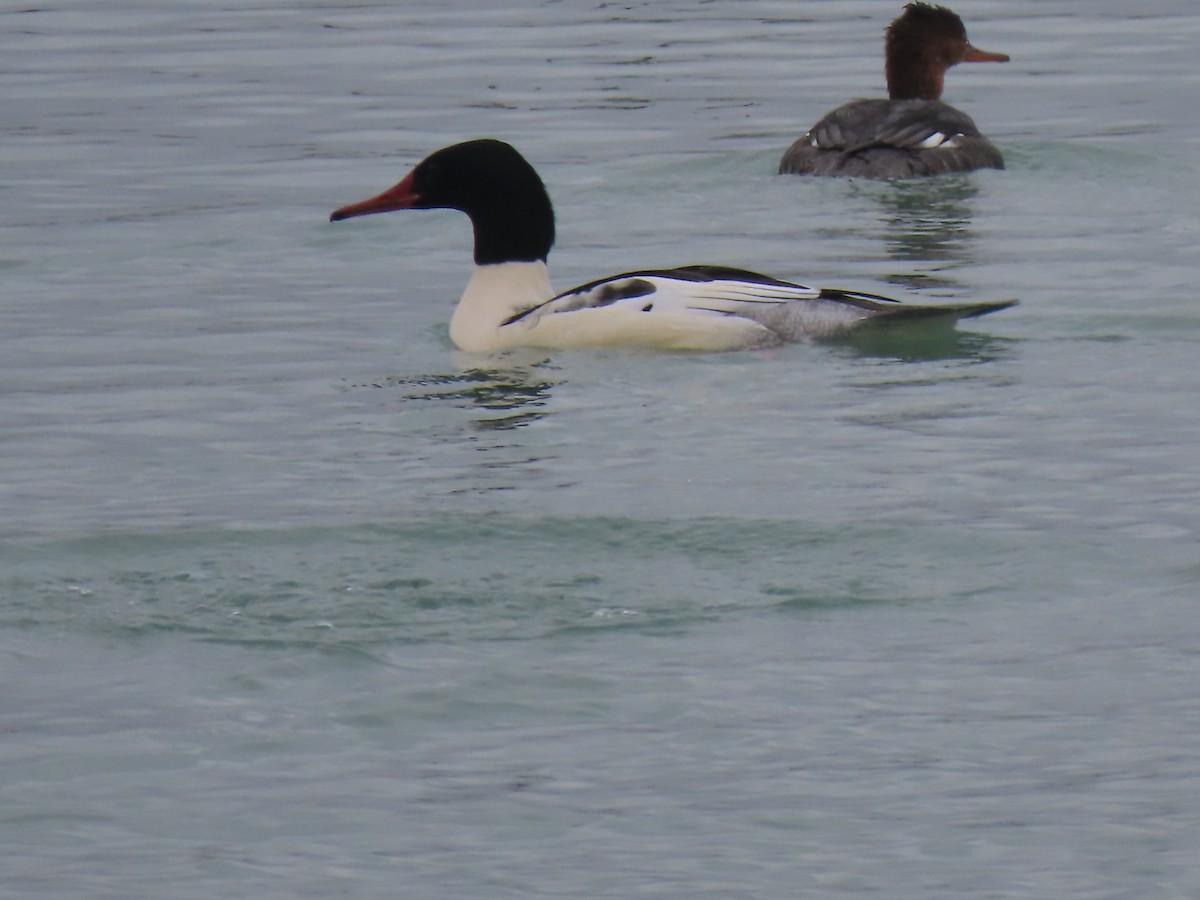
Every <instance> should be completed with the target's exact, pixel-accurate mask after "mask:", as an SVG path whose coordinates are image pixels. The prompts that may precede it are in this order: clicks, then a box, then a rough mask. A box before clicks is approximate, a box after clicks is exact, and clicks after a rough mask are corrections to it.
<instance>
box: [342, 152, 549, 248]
mask: <svg viewBox="0 0 1200 900" xmlns="http://www.w3.org/2000/svg"><path fill="white" fill-rule="evenodd" d="M397 209H457V210H461V211H462V212H465V213H466V214H467V215H468V216H469V217H470V219H471V224H472V225H473V226H474V229H475V262H476V264H478V265H489V264H493V263H505V262H532V261H535V260H542V261H543V262H544V261H545V260H546V257H547V256H549V254H550V248H551V247H552V246H553V245H554V208H553V207H552V206H551V205H550V196H549V195H548V194H547V193H546V186H545V185H544V184H543V183H542V179H541V178H539V177H538V174H537V172H535V171H534V169H533V166H531V165H530V164H529V163H528V162H527V161H526V160H525V157H523V156H521V154H520V153H518V152H517V151H516V150H515V149H513V147H511V146H510V145H509V144H506V143H504V142H503V141H496V140H491V139H481V140H475V141H466V142H465V143H461V144H455V145H453V146H452V147H446V148H444V149H442V150H438V151H437V152H436V153H433V154H431V155H430V156H428V157H426V158H425V159H424V160H423V161H422V162H420V163H419V164H418V165H417V167H416V168H415V169H413V170H412V172H410V173H409V174H408V176H407V177H405V179H404V180H403V181H401V182H400V183H399V184H397V185H396V186H395V187H392V188H389V189H388V190H386V191H384V192H383V193H382V194H379V195H378V196H376V197H372V198H371V199H369V200H363V201H362V202H360V203H351V204H350V205H349V206H343V207H342V208H341V209H338V210H335V211H334V212H333V214H332V215H330V217H329V221H331V222H339V221H341V220H342V219H349V218H353V217H354V216H367V215H371V214H373V213H381V212H391V211H393V210H397Z"/></svg>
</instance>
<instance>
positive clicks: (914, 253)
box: [867, 175, 979, 290]
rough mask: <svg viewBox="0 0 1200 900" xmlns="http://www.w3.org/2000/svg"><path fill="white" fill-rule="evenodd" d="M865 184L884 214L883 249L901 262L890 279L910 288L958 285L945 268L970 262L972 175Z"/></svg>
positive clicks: (972, 236) (971, 260)
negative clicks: (902, 266)
mask: <svg viewBox="0 0 1200 900" xmlns="http://www.w3.org/2000/svg"><path fill="white" fill-rule="evenodd" d="M867 189H868V190H870V191H871V192H872V195H873V198H874V200H875V201H876V202H877V203H878V204H879V208H880V212H881V214H882V233H881V237H882V239H883V244H884V250H885V252H886V253H887V255H888V256H889V257H890V258H891V259H893V260H896V261H898V262H903V263H905V271H902V272H896V273H892V274H889V275H888V276H886V277H887V280H888V282H890V283H891V284H898V285H902V286H903V287H905V288H908V289H910V290H912V289H915V290H921V289H926V290H928V289H931V288H933V289H943V288H945V289H949V288H953V289H955V290H959V289H961V288H962V287H963V285H961V284H960V283H959V282H958V281H957V280H956V279H955V278H953V277H952V275H950V274H949V273H950V272H952V271H953V270H954V269H957V268H959V267H961V266H966V265H969V264H971V263H972V262H974V258H973V256H972V250H973V247H972V245H973V243H974V239H975V236H974V233H973V232H972V229H971V217H972V214H973V212H974V204H973V203H972V201H973V200H974V198H975V196H976V194H978V193H979V187H978V185H977V184H976V183H975V182H974V180H973V178H972V176H970V175H951V176H947V177H944V178H913V179H893V180H891V181H884V182H875V183H873V184H870V185H868V186H867Z"/></svg>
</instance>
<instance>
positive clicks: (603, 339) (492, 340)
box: [329, 140, 1015, 352]
mask: <svg viewBox="0 0 1200 900" xmlns="http://www.w3.org/2000/svg"><path fill="white" fill-rule="evenodd" d="M396 209H457V210H461V211H462V212H465V213H466V214H467V215H468V216H470V218H471V223H472V224H473V225H474V229H475V272H474V275H473V276H472V277H471V280H470V282H469V283H468V284H467V288H466V291H465V292H464V293H463V295H462V299H461V300H459V302H458V307H457V308H456V309H455V310H454V315H453V317H452V318H451V319H450V339H451V340H452V341H453V342H454V343H455V344H456V345H457V346H458V347H459V348H461V349H463V350H468V351H479V352H487V351H495V350H503V349H506V348H510V347H519V346H528V347H545V348H567V347H620V346H623V347H647V348H659V349H674V350H738V349H746V348H751V347H763V346H767V345H771V344H778V343H781V342H783V341H797V340H802V339H804V338H811V337H816V338H828V337H835V336H837V335H841V334H845V333H846V332H848V331H850V330H851V329H853V328H855V327H857V326H859V325H861V324H862V323H864V322H868V321H879V322H882V321H888V322H898V321H902V320H908V319H928V320H931V321H941V322H953V321H955V320H957V319H961V318H964V317H969V316H981V315H983V314H984V313H989V312H993V311H994V310H998V309H1004V308H1005V307H1007V306H1011V305H1013V303H1014V302H1015V301H1003V302H993V303H971V304H960V305H955V306H909V305H901V304H900V303H898V302H897V301H895V300H891V299H889V298H887V297H879V296H876V295H874V294H862V293H858V292H857V291H842V290H830V289H817V288H809V287H805V286H804V285H800V284H791V283H789V282H786V281H779V280H777V279H775V278H769V277H767V276H765V275H759V274H757V273H754V272H746V271H743V270H741V269H730V268H724V267H721V266H685V267H683V268H679V269H666V270H647V271H638V272H629V273H627V274H624V275H618V276H616V277H613V278H605V279H603V280H600V281H593V282H591V283H590V284H585V285H583V286H581V287H577V288H575V289H573V290H570V291H567V292H566V293H564V294H555V293H554V290H553V289H552V288H551V287H550V277H549V274H548V272H547V269H546V258H547V256H549V254H550V247H551V245H552V244H553V243H554V211H553V209H552V208H551V206H550V198H549V196H548V195H547V193H546V188H545V186H544V185H543V184H542V180H541V179H540V178H539V177H538V174H537V172H535V171H534V170H533V167H532V166H531V165H529V163H528V162H526V161H525V158H524V157H522V156H521V154H519V153H518V152H517V151H516V150H514V149H513V148H512V147H511V146H509V145H508V144H505V143H503V142H501V141H494V140H477V141H467V142H466V143H462V144H455V145H454V146H452V147H446V148H445V149H443V150H439V151H437V152H436V153H434V154H433V155H432V156H430V157H428V158H427V159H425V160H424V161H423V162H421V163H420V164H418V165H417V167H416V168H415V169H413V171H412V172H411V173H410V174H409V175H408V177H406V178H405V179H404V180H403V181H401V182H400V183H399V184H397V185H396V186H395V187H393V188H391V189H389V190H387V191H384V192H383V193H382V194H380V195H379V196H377V197H373V198H371V199H370V200H364V201H362V202H361V203H352V204H350V205H349V206H343V207H342V208H341V209H339V210H336V211H335V212H334V213H333V214H331V215H330V217H329V220H330V221H331V222H337V221H340V220H342V219H349V218H351V217H353V216H365V215H370V214H372V213H381V212H389V211H391V210H396Z"/></svg>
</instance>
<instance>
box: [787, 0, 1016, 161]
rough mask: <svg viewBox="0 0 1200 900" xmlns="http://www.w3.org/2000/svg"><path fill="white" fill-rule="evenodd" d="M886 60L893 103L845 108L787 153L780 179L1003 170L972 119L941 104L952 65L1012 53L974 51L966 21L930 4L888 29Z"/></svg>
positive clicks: (907, 11)
mask: <svg viewBox="0 0 1200 900" xmlns="http://www.w3.org/2000/svg"><path fill="white" fill-rule="evenodd" d="M884 54H885V56H886V60H887V62H886V64H885V67H884V69H885V74H886V75H887V85H888V97H889V99H887V100H851V101H850V102H849V103H846V104H843V105H842V106H839V107H838V108H837V109H835V110H834V111H833V112H831V113H829V114H828V115H826V116H825V118H823V119H821V121H819V122H817V124H816V125H814V126H813V127H812V128H810V129H809V131H808V134H806V135H804V137H802V138H800V139H799V140H798V141H796V143H794V144H792V146H791V147H789V148H788V151H787V152H786V153H784V154H783V159H782V160H780V162H779V171H780V174H784V175H862V176H867V177H871V178H905V177H908V176H910V175H939V174H942V173H944V172H969V171H970V170H971V169H1003V168H1004V157H1003V156H1001V155H1000V151H999V150H997V149H996V148H995V146H993V145H992V142H991V141H989V140H988V139H987V138H985V137H984V136H983V135H982V134H980V132H979V129H978V128H976V127H975V123H974V122H973V121H971V117H970V116H968V115H967V114H966V113H964V112H960V111H959V110H957V109H955V108H954V107H953V106H950V105H949V104H948V103H942V102H941V100H940V98H941V96H942V81H943V79H944V78H945V76H946V70H947V69H948V68H950V67H951V66H953V65H957V64H958V63H960V62H1008V56H1007V55H1005V54H1003V53H989V52H988V51H986V50H980V49H979V48H978V47H974V46H972V44H971V42H970V41H968V40H967V30H966V28H964V27H963V23H962V19H960V18H959V17H958V16H956V15H955V14H954V13H952V12H951V11H950V10H948V9H946V7H944V6H931V5H929V4H927V3H910V4H908V6H906V7H904V12H903V13H902V14H901V15H900V17H899V18H898V19H896V21H894V22H892V24H891V25H889V26H888V28H887V36H886V39H885V42H884Z"/></svg>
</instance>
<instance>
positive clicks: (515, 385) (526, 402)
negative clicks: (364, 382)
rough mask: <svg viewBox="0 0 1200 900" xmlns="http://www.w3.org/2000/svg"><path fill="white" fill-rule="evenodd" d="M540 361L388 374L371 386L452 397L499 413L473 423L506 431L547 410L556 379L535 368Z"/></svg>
mask: <svg viewBox="0 0 1200 900" xmlns="http://www.w3.org/2000/svg"><path fill="white" fill-rule="evenodd" d="M540 368H541V366H540V365H532V366H522V367H514V368H506V369H479V368H475V369H465V370H463V371H460V372H452V373H442V374H434V375H418V376H401V375H391V376H388V377H387V378H384V379H383V380H381V381H379V382H373V383H372V384H371V387H378V388H401V389H404V390H405V391H406V393H405V394H404V399H405V400H435V401H439V402H444V401H451V402H453V403H455V404H456V405H459V406H462V407H472V408H475V409H480V410H486V411H488V412H499V413H501V415H497V416H491V415H489V416H485V417H480V418H479V419H477V420H476V421H475V422H474V423H473V425H474V427H476V428H478V429H480V430H485V431H506V430H510V429H513V428H521V427H523V426H525V425H529V424H532V423H533V422H536V421H538V420H539V419H541V418H544V417H545V416H546V415H547V413H546V412H545V411H544V408H545V406H546V404H547V403H548V402H549V399H550V391H551V390H552V389H553V388H554V387H555V386H556V384H557V382H554V381H549V380H547V379H545V378H544V376H542V374H541V373H540V372H539V371H538V370H539V369H540Z"/></svg>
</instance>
